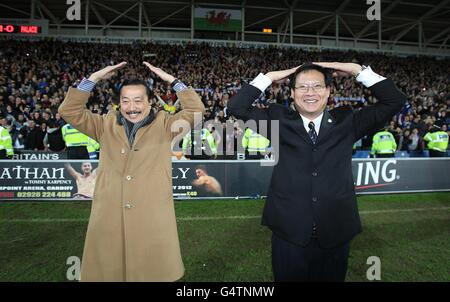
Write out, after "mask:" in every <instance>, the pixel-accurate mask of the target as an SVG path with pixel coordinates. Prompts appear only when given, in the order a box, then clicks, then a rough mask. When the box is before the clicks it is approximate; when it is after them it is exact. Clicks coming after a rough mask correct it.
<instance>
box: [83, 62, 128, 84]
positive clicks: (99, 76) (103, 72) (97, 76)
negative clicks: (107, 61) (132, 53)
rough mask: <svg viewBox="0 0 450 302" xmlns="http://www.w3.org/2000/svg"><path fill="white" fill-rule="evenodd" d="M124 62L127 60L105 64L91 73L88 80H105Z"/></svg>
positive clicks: (95, 81)
mask: <svg viewBox="0 0 450 302" xmlns="http://www.w3.org/2000/svg"><path fill="white" fill-rule="evenodd" d="M126 64H127V62H121V63H119V64H117V65H111V66H107V67H105V68H103V69H100V70H99V71H96V72H94V73H93V74H91V76H90V77H89V79H88V80H90V81H92V82H94V83H97V82H98V81H103V80H107V79H109V78H111V77H112V76H113V75H114V73H115V72H116V71H117V70H118V69H120V68H122V67H124V66H125V65H126Z"/></svg>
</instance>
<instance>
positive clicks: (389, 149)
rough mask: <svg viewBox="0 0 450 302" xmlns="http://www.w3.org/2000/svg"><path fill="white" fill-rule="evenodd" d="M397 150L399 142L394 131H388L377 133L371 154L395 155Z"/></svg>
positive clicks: (378, 155) (380, 155)
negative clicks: (396, 140)
mask: <svg viewBox="0 0 450 302" xmlns="http://www.w3.org/2000/svg"><path fill="white" fill-rule="evenodd" d="M395 150H397V143H396V142H395V138H394V136H393V135H392V133H390V132H388V131H380V132H377V133H375V135H374V136H373V139H372V151H371V152H370V154H372V155H375V157H394V154H395Z"/></svg>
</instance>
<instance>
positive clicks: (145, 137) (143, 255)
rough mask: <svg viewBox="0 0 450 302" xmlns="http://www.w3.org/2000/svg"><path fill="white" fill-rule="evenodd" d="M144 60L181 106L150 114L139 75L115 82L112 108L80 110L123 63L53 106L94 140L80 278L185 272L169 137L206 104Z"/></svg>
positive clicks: (170, 276)
mask: <svg viewBox="0 0 450 302" xmlns="http://www.w3.org/2000/svg"><path fill="white" fill-rule="evenodd" d="M144 64H145V65H146V66H147V67H148V68H149V69H150V70H151V71H152V72H154V73H155V74H156V75H157V76H158V77H160V78H161V79H162V80H163V81H165V82H167V83H168V84H171V85H172V88H173V89H174V90H175V91H176V92H177V96H178V98H179V99H180V102H181V106H182V108H183V110H181V111H180V112H178V113H176V114H174V115H171V114H169V113H167V112H165V111H160V112H158V113H154V111H153V110H151V106H150V99H149V94H150V91H149V88H148V87H147V85H146V84H145V82H143V81H140V80H126V81H125V82H124V83H123V84H122V86H121V88H120V92H119V97H120V110H119V111H110V112H109V113H108V114H106V115H102V116H101V115H98V114H93V113H91V112H90V111H89V110H88V109H86V102H87V101H88V98H89V95H90V91H92V89H93V88H94V86H95V83H97V82H98V81H101V80H106V79H109V78H110V77H111V76H112V75H113V74H114V73H115V71H116V70H118V69H120V68H122V67H124V66H125V65H126V62H122V63H120V64H117V65H114V66H108V67H106V68H104V69H102V70H100V71H97V72H95V73H93V74H92V75H91V76H90V77H89V78H88V79H86V78H85V79H83V81H82V82H81V83H80V84H79V85H78V87H77V88H70V89H69V91H68V93H67V96H66V98H65V100H64V102H63V103H62V104H61V106H60V107H59V110H58V111H59V113H60V114H61V116H62V117H63V118H64V120H66V122H68V123H70V124H71V125H73V127H74V128H76V129H78V130H79V131H81V132H83V133H85V134H86V135H88V136H89V137H91V138H93V139H95V140H96V141H97V142H99V143H100V145H101V151H100V162H99V166H98V168H97V180H96V186H95V191H94V198H93V202H92V209H91V216H90V219H89V226H88V230H87V234H86V241H85V246H84V252H83V259H82V265H81V281H175V280H178V279H180V278H181V277H182V276H183V274H184V265H183V261H182V259H181V253H180V245H179V240H178V232H177V225H176V219H175V211H174V203H173V199H172V165H171V155H172V154H171V141H172V139H173V138H174V137H175V136H177V135H179V134H180V133H186V132H187V131H189V128H188V127H187V125H190V126H191V127H192V126H193V122H194V113H196V112H198V114H199V115H203V113H204V111H205V108H204V105H203V104H202V102H201V100H200V98H199V96H198V95H197V94H196V92H195V91H194V90H193V89H190V88H187V87H186V86H185V85H184V84H183V83H182V82H180V81H179V80H177V79H175V78H174V77H173V76H171V75H169V74H167V73H166V72H164V71H163V70H161V69H160V68H157V67H155V66H153V65H151V64H149V63H147V62H144ZM183 120H184V121H183ZM180 125H181V126H180ZM180 127H184V128H186V129H184V128H180ZM172 128H173V129H174V130H172Z"/></svg>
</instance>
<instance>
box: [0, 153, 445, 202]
mask: <svg viewBox="0 0 450 302" xmlns="http://www.w3.org/2000/svg"><path fill="white" fill-rule="evenodd" d="M97 165H98V163H97V161H81V160H67V161H64V160H63V161H51V160H50V161H46V160H41V161H39V160H38V161H31V160H30V161H13V160H1V161H0V201H6V200H16V201H27V200H28V201H31V200H33V201H35V200H42V201H51V200H80V199H85V200H90V199H92V196H93V194H94V188H95V181H96V176H97V174H96V168H97ZM272 169H273V168H272V167H270V166H261V165H260V163H259V161H238V160H236V161H174V162H173V167H172V185H173V196H174V198H176V199H192V198H248V197H250V198H255V197H256V198H257V197H262V196H265V195H266V193H267V189H268V187H269V183H270V178H271V175H272ZM353 176H354V180H355V190H356V193H357V194H384V193H403V192H405V193H406V192H429V191H450V158H441V159H432V158H401V159H399V158H392V159H353ZM144 185H145V184H144Z"/></svg>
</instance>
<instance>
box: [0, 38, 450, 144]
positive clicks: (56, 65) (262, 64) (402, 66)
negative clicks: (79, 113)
mask: <svg viewBox="0 0 450 302" xmlns="http://www.w3.org/2000/svg"><path fill="white" fill-rule="evenodd" d="M143 60H146V61H149V62H151V63H152V64H153V65H155V66H158V67H161V68H162V69H163V70H166V71H167V72H168V73H169V74H172V75H174V76H175V77H177V78H179V79H180V80H182V81H183V82H184V83H185V84H186V85H189V86H192V87H193V88H194V89H195V90H197V92H198V93H199V95H200V96H201V99H202V101H203V103H204V104H205V107H206V114H205V116H204V120H205V121H208V120H215V121H216V122H220V123H222V124H223V128H225V122H226V121H227V120H232V121H233V117H232V116H230V115H229V114H227V110H226V107H227V101H228V100H229V99H230V97H232V96H233V95H234V94H235V93H236V91H237V90H239V89H240V87H241V85H242V83H243V82H248V81H250V80H252V79H253V78H254V77H256V76H257V75H258V74H259V73H260V72H267V71H271V70H282V69H288V68H292V67H293V66H296V65H299V64H301V63H303V62H317V61H341V62H346V61H348V62H352V61H353V62H358V63H360V64H365V65H370V66H371V67H372V69H373V70H374V71H376V72H377V73H379V74H381V75H385V76H386V77H390V78H391V79H393V81H394V82H395V83H396V84H397V86H398V87H399V88H400V89H401V91H402V92H404V93H405V94H406V95H407V97H408V103H407V105H406V106H405V107H404V108H403V110H402V111H401V112H400V113H399V114H397V115H396V116H395V117H394V118H393V119H392V121H391V122H390V123H389V125H386V127H387V128H386V129H387V130H388V131H389V132H391V133H392V134H393V135H394V137H395V139H396V142H397V146H398V147H397V149H398V150H403V151H408V152H409V151H421V150H423V149H424V148H425V146H426V144H425V142H424V140H423V138H424V136H425V135H426V133H427V132H429V131H431V130H432V129H433V128H437V127H439V128H440V129H441V130H443V131H446V132H447V131H448V125H449V124H450V116H449V110H450V109H449V108H450V93H449V92H450V76H449V75H450V60H448V59H445V60H444V59H441V60H440V59H437V58H433V57H417V56H414V57H411V56H410V57H399V56H388V55H382V54H375V53H368V52H355V51H347V52H341V51H331V50H320V51H319V50H316V51H305V50H302V49H299V48H279V47H235V46H227V47H224V46H213V45H209V44H205V43H193V44H184V45H180V44H177V45H175V44H173V45H172V44H153V43H137V42H136V43H133V44H104V43H81V42H62V41H58V40H52V39H45V40H40V41H21V40H13V39H1V40H0V126H3V127H4V128H6V129H7V130H8V131H9V133H10V135H11V137H12V142H13V147H14V149H15V150H16V151H19V150H51V151H61V150H63V149H64V144H62V145H61V144H58V143H51V144H50V143H49V142H57V141H58V140H62V135H61V127H62V126H63V125H64V124H65V122H64V120H63V119H61V117H60V116H59V114H58V112H57V109H58V106H59V105H60V104H61V102H62V101H63V100H64V96H65V93H66V92H67V90H68V88H69V87H70V86H72V85H76V84H77V83H79V81H80V80H81V79H82V78H83V77H88V76H89V75H90V74H91V73H92V72H94V71H96V70H99V69H101V68H102V67H104V66H106V65H110V64H117V63H118V62H121V61H127V62H128V65H127V68H125V69H123V71H121V72H120V73H119V74H117V76H115V77H113V78H112V79H111V80H109V81H107V82H102V83H99V84H98V85H97V86H96V88H95V90H94V91H93V92H92V93H91V96H90V98H89V102H88V103H87V108H88V109H89V110H91V111H92V112H94V113H97V114H106V113H107V112H108V111H109V110H113V109H114V108H115V107H116V106H117V101H118V97H117V95H116V91H117V90H118V88H119V87H120V84H121V82H123V81H124V79H125V78H138V79H142V80H145V81H146V82H147V83H148V85H149V86H150V87H151V89H152V91H153V93H154V97H153V98H152V104H153V105H152V106H153V107H154V109H155V110H167V111H169V112H170V113H175V112H176V111H177V110H179V109H180V107H179V106H178V104H176V100H177V97H176V94H175V93H174V92H173V91H171V90H170V88H169V87H168V86H167V85H166V84H165V83H163V82H160V81H159V80H158V79H157V78H156V77H154V76H153V75H151V74H150V73H149V72H148V70H146V68H145V66H143V65H142V61H143ZM289 95H290V91H289V88H288V85H287V83H274V84H273V85H272V86H271V87H270V88H269V89H268V90H267V91H266V92H265V93H264V94H263V95H262V96H261V97H260V98H259V99H258V100H256V101H255V104H254V105H255V106H257V107H260V108H265V107H267V106H269V104H271V103H278V104H282V105H283V106H286V107H289V106H293V104H292V100H291V99H290V97H289ZM374 102H376V100H375V99H374V98H373V97H372V96H371V95H370V91H369V90H368V89H364V87H363V86H362V85H360V84H359V83H357V82H356V81H355V80H354V79H350V78H341V79H337V78H336V79H335V80H334V83H333V86H332V88H331V97H330V100H329V103H328V106H329V108H334V107H337V106H352V107H353V108H355V109H357V108H361V107H364V106H368V105H371V104H373V103H374ZM210 130H211V132H212V135H213V136H214V138H215V140H216V142H217V141H218V140H223V141H224V142H225V144H224V145H225V148H227V147H226V146H227V144H228V142H230V141H231V140H232V139H234V140H235V141H236V140H237V138H238V137H239V136H240V135H242V134H243V132H244V131H245V129H240V128H238V127H237V125H236V127H235V131H234V133H233V134H231V135H228V136H225V135H224V134H218V133H217V131H216V132H215V131H214V130H215V129H214V128H213V129H210ZM371 139H372V137H371V136H368V137H367V138H365V139H363V140H362V141H361V142H359V143H358V144H357V147H358V148H359V149H370V146H371Z"/></svg>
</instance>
